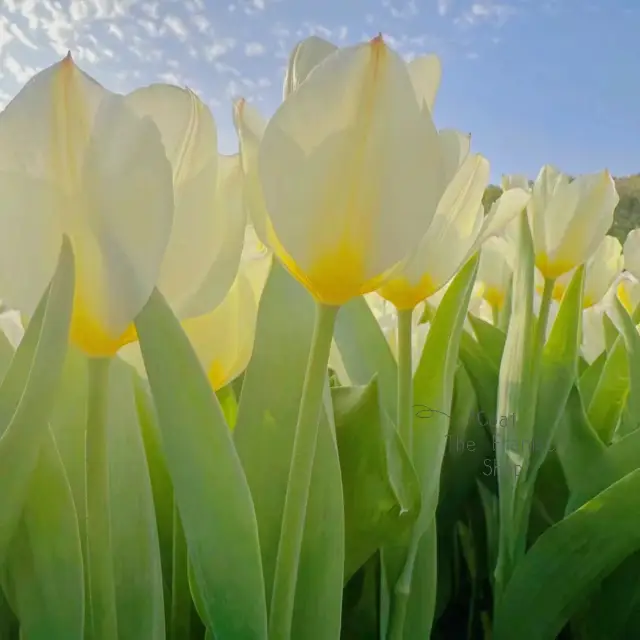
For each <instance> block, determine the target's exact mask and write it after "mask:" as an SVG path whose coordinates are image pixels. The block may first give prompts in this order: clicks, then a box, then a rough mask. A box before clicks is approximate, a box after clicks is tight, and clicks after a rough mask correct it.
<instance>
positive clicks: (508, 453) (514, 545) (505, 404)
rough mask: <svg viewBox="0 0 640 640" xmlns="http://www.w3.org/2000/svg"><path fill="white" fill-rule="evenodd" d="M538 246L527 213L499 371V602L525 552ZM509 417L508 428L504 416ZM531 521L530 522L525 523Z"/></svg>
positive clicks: (522, 218)
mask: <svg viewBox="0 0 640 640" xmlns="http://www.w3.org/2000/svg"><path fill="white" fill-rule="evenodd" d="M533 275H534V256H533V241H532V238H531V232H530V230H529V222H528V220H527V216H526V213H525V212H523V213H522V214H520V221H519V245H518V261H517V264H516V267H515V270H514V276H513V298H512V312H511V322H510V323H509V329H508V331H507V340H506V343H505V347H504V355H503V358H502V363H501V366H500V380H499V385H498V407H497V415H498V416H500V424H499V427H500V428H499V429H498V428H497V429H496V439H495V445H496V461H497V467H498V484H499V487H500V491H499V505H500V518H499V520H500V544H499V553H498V564H497V568H496V590H497V598H499V597H500V593H501V592H502V590H503V589H504V586H505V585H506V583H507V582H508V580H509V575H510V574H511V572H512V570H513V566H514V564H515V562H516V561H517V556H518V555H519V554H520V553H522V552H524V549H523V548H521V547H522V545H523V544H524V535H523V534H524V531H523V530H522V529H523V526H524V527H526V524H527V523H526V522H521V520H520V517H521V516H520V514H519V513H518V510H519V508H520V506H521V504H523V505H524V506H525V508H526V503H524V501H518V497H519V493H520V489H519V487H520V486H521V484H520V483H522V481H523V479H524V478H523V476H524V474H521V473H520V472H521V470H522V469H523V468H526V465H527V463H528V455H529V447H528V446H527V445H525V444H524V443H530V442H531V441H532V439H533V427H534V424H533V423H534V417H533V415H532V411H531V407H532V406H534V401H535V398H534V397H532V396H533V391H534V389H533V385H534V379H533V370H532V358H533V353H534V344H533V337H534V336H533V317H534V316H533V286H534V280H533ZM505 416H506V417H507V419H506V421H505V422H504V423H503V417H505ZM526 520H527V522H528V518H526Z"/></svg>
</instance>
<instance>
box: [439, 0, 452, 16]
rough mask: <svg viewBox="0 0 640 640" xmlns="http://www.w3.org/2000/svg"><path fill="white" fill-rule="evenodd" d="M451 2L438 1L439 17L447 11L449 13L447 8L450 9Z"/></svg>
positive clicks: (447, 0)
mask: <svg viewBox="0 0 640 640" xmlns="http://www.w3.org/2000/svg"><path fill="white" fill-rule="evenodd" d="M451 2H452V0H438V13H439V14H440V15H441V16H444V15H446V14H447V11H449V8H450V7H451Z"/></svg>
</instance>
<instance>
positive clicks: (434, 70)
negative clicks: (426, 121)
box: [409, 54, 442, 112]
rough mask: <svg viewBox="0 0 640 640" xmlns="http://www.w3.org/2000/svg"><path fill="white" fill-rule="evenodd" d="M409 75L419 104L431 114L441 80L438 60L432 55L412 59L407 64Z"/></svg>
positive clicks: (440, 68)
mask: <svg viewBox="0 0 640 640" xmlns="http://www.w3.org/2000/svg"><path fill="white" fill-rule="evenodd" d="M409 75H410V76H411V81H412V83H413V86H414V89H415V91H416V96H417V97H418V102H419V104H420V105H421V106H422V105H423V104H424V105H425V106H426V107H427V109H429V111H430V112H433V107H434V106H435V102H436V96H437V95H438V89H439V88H440V80H441V78H442V65H441V63H440V58H438V56H436V55H433V54H429V55H426V56H420V57H418V58H414V59H413V60H412V61H411V62H410V63H409Z"/></svg>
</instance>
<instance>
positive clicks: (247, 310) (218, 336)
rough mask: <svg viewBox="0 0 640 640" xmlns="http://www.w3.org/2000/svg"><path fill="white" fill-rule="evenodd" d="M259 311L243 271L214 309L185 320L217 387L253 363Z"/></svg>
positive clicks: (197, 351) (197, 352)
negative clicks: (252, 357) (252, 356)
mask: <svg viewBox="0 0 640 640" xmlns="http://www.w3.org/2000/svg"><path fill="white" fill-rule="evenodd" d="M257 311H258V309H257V304H256V299H255V295H254V291H253V289H252V287H251V283H250V282H249V280H248V279H247V277H246V275H245V274H244V273H243V272H242V271H241V272H239V273H238V278H237V280H236V282H235V283H234V285H233V286H232V287H231V289H230V290H229V293H228V295H227V297H226V298H225V299H224V300H223V301H222V303H221V304H220V305H219V306H218V307H217V308H216V309H215V310H214V311H212V312H211V313H208V314H206V315H203V316H200V317H198V318H190V319H188V320H185V321H184V322H182V327H183V329H184V331H185V333H186V334H187V337H188V338H189V340H190V342H191V344H192V346H193V348H194V351H195V352H196V355H197V356H198V358H199V360H200V362H201V363H202V365H203V367H204V368H205V370H206V371H207V372H208V374H209V380H210V381H211V384H212V386H213V388H214V389H215V390H218V389H221V388H222V387H224V386H225V385H227V384H229V382H231V381H232V380H234V379H235V378H236V377H237V376H239V375H240V374H241V373H242V372H243V371H244V370H245V369H246V367H247V365H248V364H249V360H250V358H251V354H252V351H253V342H254V338H255V331H256V321H257Z"/></svg>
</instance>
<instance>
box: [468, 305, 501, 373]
mask: <svg viewBox="0 0 640 640" xmlns="http://www.w3.org/2000/svg"><path fill="white" fill-rule="evenodd" d="M469 322H470V323H471V326H472V327H473V332H474V333H475V335H476V338H477V339H478V344H479V345H480V347H482V350H483V351H484V352H485V354H486V355H487V357H488V358H489V359H490V360H491V363H492V364H493V365H494V366H495V367H496V368H498V369H499V368H500V362H501V360H502V353H503V351H504V345H505V342H506V339H507V336H506V335H505V334H504V332H502V331H501V330H500V329H498V328H497V327H494V326H493V325H492V324H490V323H488V322H487V321H486V320H483V319H482V318H478V316H474V315H473V314H472V313H470V314H469Z"/></svg>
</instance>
